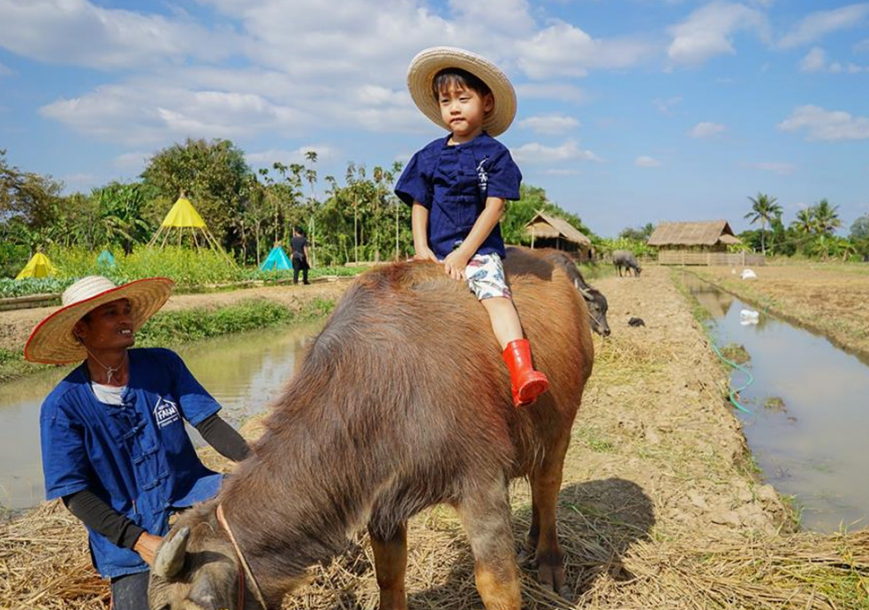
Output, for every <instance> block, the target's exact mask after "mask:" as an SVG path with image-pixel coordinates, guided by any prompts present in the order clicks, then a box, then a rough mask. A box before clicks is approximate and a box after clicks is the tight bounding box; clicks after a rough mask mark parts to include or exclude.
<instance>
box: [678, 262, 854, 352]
mask: <svg viewBox="0 0 869 610" xmlns="http://www.w3.org/2000/svg"><path fill="white" fill-rule="evenodd" d="M690 271H692V272H694V273H696V274H697V275H698V276H699V277H701V278H703V279H705V280H707V281H710V282H712V283H713V284H715V285H716V286H718V287H719V288H722V289H724V290H726V291H728V292H730V293H732V294H734V295H736V296H738V297H739V298H740V299H742V300H743V301H745V302H747V303H751V304H752V305H754V306H756V307H758V308H760V309H763V310H764V311H768V312H769V313H772V314H774V315H776V316H779V317H781V318H784V319H786V320H788V321H789V322H792V323H795V324H798V325H800V326H802V327H804V328H807V329H809V330H811V331H813V332H817V333H820V334H823V335H825V336H826V337H829V338H830V340H831V341H832V342H833V343H834V344H836V345H837V346H839V347H841V348H843V349H845V350H847V351H849V352H851V353H854V354H857V355H858V356H860V357H861V358H862V359H863V360H864V361H867V362H869V266H860V265H841V264H838V265H823V264H815V265H795V266H767V267H759V268H755V269H754V271H755V273H757V279H752V280H742V279H740V277H739V275H736V274H734V273H732V271H731V269H730V267H698V268H691V269H690Z"/></svg>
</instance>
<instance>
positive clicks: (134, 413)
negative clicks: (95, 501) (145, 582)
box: [40, 348, 222, 578]
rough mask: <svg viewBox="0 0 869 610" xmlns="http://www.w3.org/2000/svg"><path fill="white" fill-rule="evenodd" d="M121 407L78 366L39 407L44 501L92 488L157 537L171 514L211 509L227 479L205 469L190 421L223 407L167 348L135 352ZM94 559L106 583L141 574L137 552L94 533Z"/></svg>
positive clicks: (130, 353)
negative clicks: (103, 396)
mask: <svg viewBox="0 0 869 610" xmlns="http://www.w3.org/2000/svg"><path fill="white" fill-rule="evenodd" d="M127 353H128V356H129V362H130V377H129V381H128V383H127V389H126V391H125V392H124V394H123V396H122V399H123V401H124V404H123V405H119V406H113V405H105V404H102V403H100V402H99V401H98V400H97V398H96V396H95V395H94V393H93V390H92V389H91V388H90V381H89V379H88V375H87V372H86V371H85V365H84V364H82V365H81V366H79V367H78V368H76V369H75V370H74V371H72V372H71V373H70V374H69V375H67V377H66V378H65V379H64V380H63V381H61V382H60V384H58V386H57V387H56V388H55V389H54V390H53V391H52V392H51V394H49V395H48V397H47V398H46V399H45V402H44V403H43V404H42V411H41V413H40V433H41V437H42V468H43V473H44V475H45V495H46V498H47V499H48V500H53V499H55V498H60V497H63V496H68V495H70V494H73V493H76V492H78V491H82V490H84V489H88V490H90V491H92V492H93V493H95V494H96V495H97V496H99V497H100V498H101V499H102V500H103V501H104V502H106V504H108V505H109V506H111V507H112V508H113V509H115V510H116V511H118V512H120V513H121V514H123V515H126V516H127V517H129V518H130V519H132V520H133V521H134V522H135V523H136V524H137V525H139V526H140V527H142V528H144V529H145V530H146V531H147V532H149V533H151V534H154V535H164V534H166V533H167V532H168V531H169V515H170V513H171V512H172V511H173V510H175V509H178V508H183V507H188V506H191V505H193V504H194V503H196V502H201V501H204V500H207V499H208V498H210V497H211V496H213V495H214V494H215V493H216V492H217V490H218V488H219V487H220V482H221V479H222V475H220V474H217V473H215V472H213V471H211V470H209V469H207V468H206V467H205V466H203V465H202V462H200V461H199V458H198V457H197V455H196V451H195V450H194V448H193V444H192V443H191V441H190V437H189V436H188V435H187V431H186V430H185V429H184V421H185V420H186V421H187V422H189V423H190V424H191V425H192V426H196V425H198V424H199V423H201V422H202V421H204V420H205V419H207V418H208V417H210V416H211V415H213V414H215V413H217V411H218V410H219V409H220V404H219V403H218V402H217V401H216V400H214V398H212V396H211V395H210V394H209V393H208V392H207V391H206V390H205V389H204V388H203V387H202V386H201V385H200V384H199V382H198V381H196V379H195V378H194V377H193V375H192V374H191V373H190V371H189V370H188V369H187V366H186V365H185V364H184V362H183V361H182V360H181V358H180V357H179V356H178V355H177V354H175V353H174V352H172V351H170V350H167V349H157V348H152V349H131V350H129V351H128V352H127ZM88 541H89V543H90V550H91V556H92V558H93V560H94V564H95V565H96V568H97V570H98V571H99V572H100V574H102V575H103V576H105V577H109V578H113V577H116V576H122V575H124V574H133V573H136V572H143V571H145V570H147V569H148V565H147V564H146V563H145V562H144V561H143V560H142V558H141V557H140V556H139V555H138V553H136V552H134V551H132V550H130V549H125V548H121V547H119V546H117V545H115V544H113V543H112V542H111V541H110V540H108V539H107V538H105V537H104V536H102V535H100V534H98V533H97V532H94V531H92V530H88Z"/></svg>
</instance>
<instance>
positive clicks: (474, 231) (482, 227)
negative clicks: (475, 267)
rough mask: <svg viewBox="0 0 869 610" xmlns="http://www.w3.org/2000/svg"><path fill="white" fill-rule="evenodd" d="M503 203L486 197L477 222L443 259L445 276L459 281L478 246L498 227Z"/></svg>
mask: <svg viewBox="0 0 869 610" xmlns="http://www.w3.org/2000/svg"><path fill="white" fill-rule="evenodd" d="M504 206H505V201H504V199H502V198H501V197H487V198H486V207H485V208H484V209H483V212H482V214H480V215H479V216H478V217H477V221H476V222H475V223H474V226H473V227H472V228H471V232H470V233H468V236H467V237H466V238H465V240H464V241H463V242H462V245H460V246H459V247H458V248H456V249H455V250H453V251H452V252H450V253H449V255H448V256H447V257H446V258H445V259H444V271H446V272H447V275H449V276H450V277H452V278H453V279H455V280H460V279H462V278H463V277H464V273H465V267H467V266H468V261H469V260H471V257H473V256H474V254H476V253H477V250H479V248H480V246H481V245H482V244H483V242H484V241H486V238H488V237H489V235H490V234H491V233H492V230H493V229H494V228H495V227H496V226H498V223H499V222H500V221H501V215H502V214H503V213H504Z"/></svg>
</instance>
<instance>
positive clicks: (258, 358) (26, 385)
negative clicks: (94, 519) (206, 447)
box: [0, 323, 322, 508]
mask: <svg viewBox="0 0 869 610" xmlns="http://www.w3.org/2000/svg"><path fill="white" fill-rule="evenodd" d="M321 324H322V323H316V324H312V325H303V326H294V327H292V328H286V329H270V330H267V331H257V332H253V333H244V334H241V335H234V336H228V337H222V338H219V339H213V340H210V341H202V342H198V343H196V344H193V345H189V346H185V347H182V348H179V349H178V350H177V351H178V353H179V354H180V355H181V357H182V358H184V361H185V362H186V363H187V366H188V367H189V368H190V370H191V371H192V372H193V374H194V375H195V376H196V378H197V379H198V380H199V381H200V382H201V383H202V385H203V386H205V389H206V390H208V391H209V392H210V393H211V394H212V395H213V396H214V397H215V398H216V399H217V400H218V402H220V404H221V405H223V410H222V411H221V416H222V417H223V418H224V419H226V420H227V421H229V422H230V423H232V424H233V425H234V426H236V427H238V426H239V424H241V423H242V422H243V421H244V420H245V419H246V418H248V417H250V416H251V415H254V414H256V413H259V412H260V411H262V410H263V409H264V408H266V407H267V406H268V404H269V403H270V402H271V401H272V400H274V399H275V398H277V397H278V396H279V394H280V392H281V390H282V388H283V387H284V385H285V384H286V382H287V381H289V379H290V377H292V375H293V372H294V369H295V363H296V360H297V359H300V358H301V356H302V354H303V352H304V349H305V345H306V343H307V341H308V340H309V339H310V338H311V337H313V336H314V335H315V334H316V333H317V332H319V330H320V327H321ZM69 370H71V367H58V368H57V369H56V370H54V371H50V372H47V373H43V374H39V375H33V376H31V377H28V378H26V379H21V380H18V381H14V382H11V383H5V384H2V385H0V464H2V468H0V506H5V507H10V508H24V507H28V506H34V505H36V504H38V503H39V502H41V501H42V499H43V498H44V497H45V495H44V490H43V487H42V462H41V457H40V452H39V408H40V405H41V404H42V400H43V399H44V398H45V396H46V395H47V394H48V393H49V392H50V391H51V390H52V389H53V388H54V386H56V385H57V383H58V382H59V381H60V380H61V379H63V377H64V376H65V375H66V374H67V372H68V371H69ZM192 432H193V433H192V434H191V436H192V437H193V438H194V440H195V441H196V442H201V440H200V439H199V435H198V434H197V433H196V432H195V430H194V431H192Z"/></svg>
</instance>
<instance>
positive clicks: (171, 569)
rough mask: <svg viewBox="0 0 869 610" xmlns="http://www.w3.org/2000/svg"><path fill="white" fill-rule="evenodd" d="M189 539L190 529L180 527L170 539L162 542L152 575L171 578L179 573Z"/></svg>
mask: <svg viewBox="0 0 869 610" xmlns="http://www.w3.org/2000/svg"><path fill="white" fill-rule="evenodd" d="M189 538H190V528H189V527H182V528H181V529H180V530H178V533H177V534H175V535H174V536H173V537H172V538H170V539H169V540H164V541H163V543H162V544H161V545H160V548H159V550H158V551H157V559H155V560H154V574H156V575H157V576H162V577H163V578H173V577H174V576H175V575H176V574H178V572H180V571H181V568H182V566H183V565H184V555H185V553H186V552H187V541H188V540H189Z"/></svg>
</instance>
